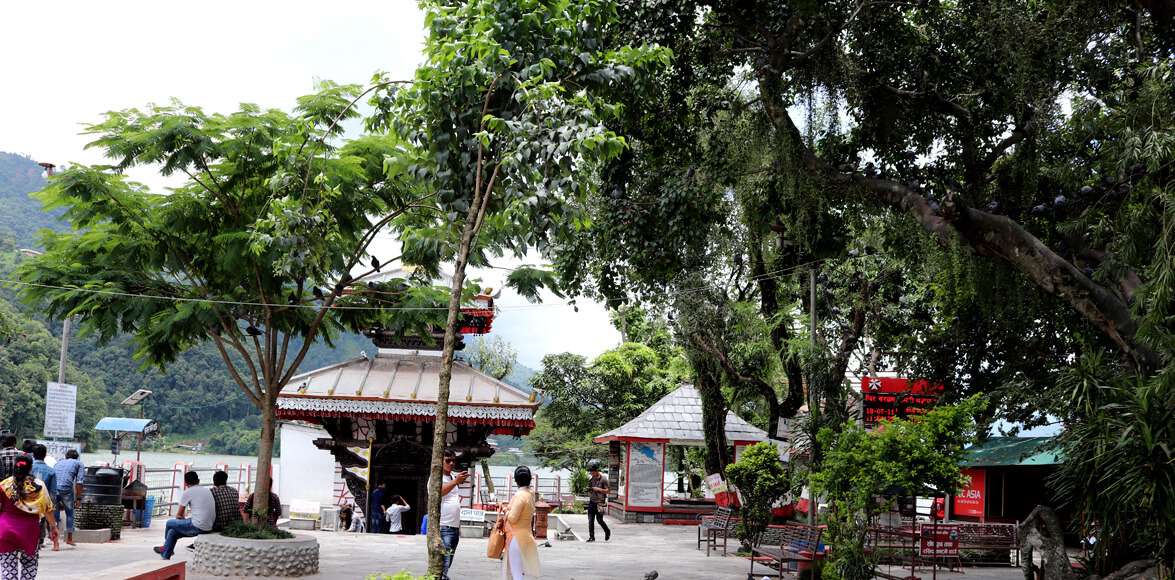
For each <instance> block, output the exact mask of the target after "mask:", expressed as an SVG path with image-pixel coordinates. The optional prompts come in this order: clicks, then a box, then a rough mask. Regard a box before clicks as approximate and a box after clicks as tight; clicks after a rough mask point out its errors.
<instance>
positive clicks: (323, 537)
mask: <svg viewBox="0 0 1175 580" xmlns="http://www.w3.org/2000/svg"><path fill="white" fill-rule="evenodd" d="M563 517H564V518H566V519H565V521H568V522H569V523H570V524H571V527H572V529H573V530H575V531H576V534H577V535H579V536H581V537H582V538H584V539H586V536H587V517H586V516H570V517H569V516H563ZM609 525H610V526H612V529H613V536H612V541H610V542H607V543H605V542H602V541H597V542H595V543H585V542H581V541H571V540H569V541H556V540H554V539H552V540H551V547H549V548H548V547H543V546H542V545H541V544H540V547H539V556H540V557H541V559H542V569H543V578H548V579H559V580H563V579H567V580H589V579H590V580H641V579H642V578H644V577H645V574H647V573H648V572H651V571H653V570H656V571H657V573H658V580H677V579H731V580H734V579H739V578H746V572H747V560H746V559H744V558H739V557H735V556H728V557H721V556H719V555H712V556H710V557H709V558H707V557H706V554H705V552H703V551H698V550H696V549H695V548H694V546H695V537H696V536H695V534H696V532H695V530H694V528H692V527H681V526H661V525H650V524H643V525H642V524H621V523H617V522H614V521H610V522H609ZM162 528H163V524H162V522H156V525H155V526H153V527H152V529H149V530H124V531H123V539H122V540H121V541H119V542H112V543H107V544H79V545H78V546H77V547H76V548H70V547H68V546H64V545H63V546H62V551H60V552H50V551H45V552H42V554H41V573H40V578H44V579H49V580H55V579H62V580H74V579H77V580H81V579H85V578H92V577H93V576H94V575H96V574H97V573H100V572H102V571H103V570H105V569H108V568H111V567H114V566H119V565H123V564H126V563H129V562H134V561H138V560H150V561H157V560H158V556H156V555H155V554H154V553H152V552H151V546H154V545H157V544H160V543H161V540H162V535H163V529H162ZM304 533H305V532H304ZM308 533H311V534H313V535H314V536H315V537H316V538H318V541H319V545H320V549H321V565H320V573H319V574H317V575H315V576H311V577H308V578H313V579H320V578H321V579H325V578H331V579H334V578H339V579H352V578H358V579H363V578H366V577H367V576H368V575H369V574H374V573H381V572H386V573H394V572H397V571H400V570H408V571H410V572H413V573H415V574H423V573H424V570H425V560H426V549H425V543H424V537H423V536H390V535H384V536H376V535H367V534H363V535H359V534H349V533H334V532H308ZM602 537H603V534H602V533H601V534H600V535H599V539H602ZM191 541H192V540H186V539H185V540H181V541H180V546H181V547H180V548H179V549H178V550H177V551H176V557H175V559H176V560H183V559H187V558H189V557H190V556H191V554H192V552H190V551H189V550H187V549H186V548H185V547H184V546H187V545H188V544H190V543H191ZM485 549H486V540H484V539H480V538H479V539H472V538H464V539H462V540H461V545H460V547H459V548H458V550H457V559H456V561H455V563H454V565H453V568H452V574H451V575H452V576H453V578H454V579H475V580H481V579H493V578H498V577H500V576H499V575H500V573H501V572H500V570H501V565H500V564H499V563H498V562H497V561H494V560H489V559H487V558H486V557H485ZM919 575H920V576H922V577H923V578H924V579H925V580H930V571H929V570H925V571H923V570H919ZM938 577H939V578H946V579H955V580H988V579H990V580H1016V579H1019V578H1022V577H1023V576H1022V574H1021V573H1020V571H1019V570H1017V569H1013V568H968V569H967V570H966V574H965V575H959V574H946V573H940V574H939V575H938ZM188 578H189V579H191V580H209V579H210V578H212V577H210V576H203V575H198V574H190V573H189V575H188Z"/></svg>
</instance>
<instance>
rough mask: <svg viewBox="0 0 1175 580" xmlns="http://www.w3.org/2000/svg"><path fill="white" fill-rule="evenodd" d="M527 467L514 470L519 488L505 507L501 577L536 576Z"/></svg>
mask: <svg viewBox="0 0 1175 580" xmlns="http://www.w3.org/2000/svg"><path fill="white" fill-rule="evenodd" d="M530 479H531V476H530V468H528V467H526V466H525V465H522V466H519V467H518V468H517V469H515V470H514V483H517V484H518V491H516V492H515V493H514V497H513V498H511V499H510V506H509V507H507V508H506V514H505V515H506V526H505V527H506V550H505V552H506V553H505V558H503V559H502V580H524V579H526V580H531V579H535V578H538V577H539V549H538V546H536V545H535V542H534V533H533V532H532V531H531V520H533V519H534V492H533V491H531V489H530Z"/></svg>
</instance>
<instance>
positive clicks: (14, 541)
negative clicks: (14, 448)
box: [0, 455, 60, 580]
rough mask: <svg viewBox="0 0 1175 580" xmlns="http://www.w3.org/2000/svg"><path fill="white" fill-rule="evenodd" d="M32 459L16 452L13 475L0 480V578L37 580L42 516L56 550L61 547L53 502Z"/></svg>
mask: <svg viewBox="0 0 1175 580" xmlns="http://www.w3.org/2000/svg"><path fill="white" fill-rule="evenodd" d="M32 471H33V459H32V458H31V457H29V456H28V455H20V456H17V458H16V460H15V462H14V465H13V475H12V477H9V478H8V479H5V480H4V481H0V580H34V579H35V578H36V577H37V564H38V563H39V561H40V555H41V552H40V549H41V547H40V544H41V518H45V520H46V521H47V522H48V523H49V538H50V539H52V540H53V551H57V550H59V549H60V546H59V544H58V543H57V542H58V539H57V521H56V520H55V519H54V517H53V502H52V500H50V499H49V492H48V490H46V489H45V485H44V484H43V483H41V482H40V481H38V480H37V479H36V478H34V477H33V476H32Z"/></svg>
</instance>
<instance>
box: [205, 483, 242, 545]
mask: <svg viewBox="0 0 1175 580" xmlns="http://www.w3.org/2000/svg"><path fill="white" fill-rule="evenodd" d="M208 491H209V492H211V493H212V501H213V503H215V504H216V520H215V521H214V522H213V524H212V529H213V530H216V531H220V530H223V529H224V528H226V527H227V526H230V525H232V524H237V523H240V522H241V494H240V492H238V491H237V488H235V487H229V486H228V473H227V472H225V471H217V472H216V473H213V474H212V489H210V490H208Z"/></svg>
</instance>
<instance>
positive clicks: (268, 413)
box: [249, 393, 277, 523]
mask: <svg viewBox="0 0 1175 580" xmlns="http://www.w3.org/2000/svg"><path fill="white" fill-rule="evenodd" d="M269 398H270V397H269V394H268V393H266V394H265V401H266V404H265V407H264V408H263V409H261V441H260V442H259V443H258V446H257V485H256V486H254V487H253V493H254V495H253V513H251V514H249V516H250V517H252V518H253V521H254V522H256V523H262V522H264V521H266V517H268V515H269V510H270V506H269V492H270V490H271V489H273V478H272V477H270V467H271V466H272V465H273V440H274V436H275V435H276V434H277V411H276V409H275V408H274V403H273V402H270V401H269Z"/></svg>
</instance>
